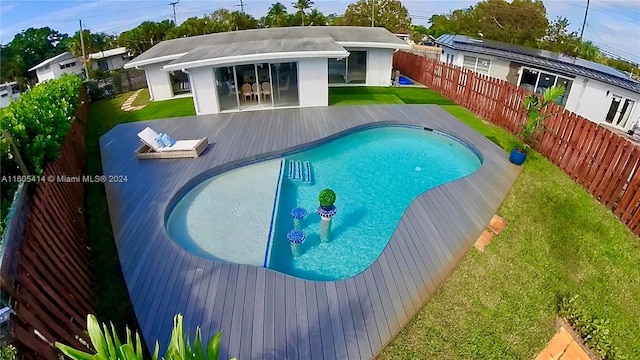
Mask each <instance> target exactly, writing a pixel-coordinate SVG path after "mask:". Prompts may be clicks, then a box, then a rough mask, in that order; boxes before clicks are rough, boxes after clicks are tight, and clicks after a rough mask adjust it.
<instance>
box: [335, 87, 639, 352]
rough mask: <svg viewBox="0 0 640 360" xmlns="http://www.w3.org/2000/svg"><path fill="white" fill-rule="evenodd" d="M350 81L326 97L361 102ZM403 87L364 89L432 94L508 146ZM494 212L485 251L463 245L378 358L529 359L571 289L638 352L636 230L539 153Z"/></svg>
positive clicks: (623, 346)
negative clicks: (458, 259) (502, 222)
mask: <svg viewBox="0 0 640 360" xmlns="http://www.w3.org/2000/svg"><path fill="white" fill-rule="evenodd" d="M348 90H351V89H348ZM348 90H346V89H344V88H341V89H332V90H331V92H330V99H331V100H332V103H335V104H342V103H350V104H361V102H358V99H360V98H363V94H364V93H367V92H368V89H356V91H355V92H354V94H355V95H354V96H353V97H350V96H349V93H348ZM407 90H411V89H407V88H401V87H400V88H380V89H378V88H374V89H373V90H372V93H373V94H375V95H379V94H381V93H382V94H388V95H394V94H395V95H396V96H397V97H398V98H400V99H403V101H405V99H407V100H408V101H405V102H411V103H433V102H436V103H439V104H440V105H441V106H442V108H443V109H444V110H446V111H447V112H449V113H450V114H452V115H453V116H455V117H457V118H458V119H460V120H461V121H463V122H464V123H465V124H467V125H469V126H470V127H471V128H473V129H474V130H476V131H477V132H479V133H481V134H482V135H484V136H486V137H487V138H488V139H490V140H491V141H493V142H494V143H496V144H497V145H498V146H500V147H501V148H503V149H504V150H505V151H509V150H511V147H512V146H513V144H514V142H515V139H514V138H513V136H512V135H511V134H509V133H508V132H507V131H505V130H502V129H500V128H498V127H496V126H494V125H492V124H490V123H488V122H486V121H483V120H481V119H479V118H478V117H476V116H475V115H474V114H473V113H471V112H470V111H468V110H467V109H465V108H463V107H461V106H458V105H455V104H452V103H451V102H448V103H447V102H446V101H441V100H439V99H438V96H439V95H437V94H434V93H433V92H432V91H430V90H425V89H417V91H416V90H413V91H411V92H408V91H407ZM420 93H422V94H423V96H421V95H420ZM378 99H383V98H378ZM365 103H368V102H365ZM388 103H392V102H388ZM505 156H506V154H505ZM498 214H499V215H500V216H502V217H503V218H505V219H506V220H507V222H508V224H509V225H508V226H507V228H506V230H505V231H504V232H502V233H501V234H500V235H499V236H498V237H496V238H494V241H493V243H492V244H491V245H490V246H489V247H488V248H487V250H486V251H485V252H484V253H480V252H478V251H476V250H471V252H470V253H469V254H468V255H467V256H466V257H465V258H464V260H463V261H462V263H461V264H459V265H458V267H457V268H456V270H455V271H454V272H453V273H452V274H451V276H450V277H449V278H448V279H447V281H446V282H445V283H444V284H443V285H442V287H441V288H440V289H439V290H438V291H437V292H436V294H435V295H434V296H433V298H432V299H430V300H429V302H428V303H427V304H426V305H425V306H424V307H423V308H422V309H421V310H420V312H419V313H418V314H417V315H416V316H415V317H414V318H413V319H412V320H411V321H410V322H409V324H407V326H405V327H404V328H403V329H402V330H401V332H400V333H399V334H398V335H397V336H396V337H395V338H394V339H393V340H392V341H391V342H390V343H389V344H388V345H387V346H386V347H385V348H384V350H383V351H382V352H381V354H379V356H378V359H533V358H534V357H535V356H536V355H537V353H538V352H540V351H541V350H542V349H543V348H544V346H545V345H546V343H547V342H548V341H549V340H550V339H551V337H552V336H553V334H554V332H555V320H556V316H557V313H558V308H557V306H558V299H559V298H560V297H562V296H566V295H569V296H571V295H574V294H578V295H579V296H580V299H581V302H582V304H583V305H584V307H585V308H586V309H587V311H588V312H589V313H590V315H591V316H592V317H595V318H600V319H607V320H609V324H608V328H609V330H610V335H611V339H612V342H613V345H615V346H617V347H618V348H619V350H620V353H622V354H624V355H626V356H627V357H628V358H632V359H635V358H640V337H638V336H637V334H638V333H639V332H640V325H638V322H637V319H638V318H640V301H638V299H640V282H638V279H640V269H639V267H638V264H640V241H638V237H637V236H635V235H634V234H633V233H631V231H629V230H628V229H627V228H626V227H625V226H624V224H622V223H621V222H620V221H619V220H618V219H617V218H616V217H615V216H614V215H613V214H612V213H611V211H609V210H608V209H607V208H605V207H604V206H602V205H601V204H600V203H598V202H597V201H596V200H595V199H593V198H592V197H591V196H590V195H589V194H588V193H587V192H586V191H585V190H584V189H583V188H582V187H581V186H579V185H578V184H576V183H574V182H573V181H572V180H571V179H570V178H569V177H568V176H567V175H566V174H564V173H563V172H562V170H560V169H559V168H558V167H556V166H555V165H553V164H552V163H551V162H550V161H548V160H547V159H545V158H544V157H542V156H541V155H539V154H537V153H534V154H531V155H530V156H529V158H528V159H527V162H526V163H525V165H524V169H523V172H522V173H521V174H520V176H519V177H518V179H517V181H516V183H515V184H514V186H513V188H512V189H511V191H510V192H509V194H508V195H507V197H506V199H505V200H504V202H503V204H502V206H501V207H500V209H499V210H498Z"/></svg>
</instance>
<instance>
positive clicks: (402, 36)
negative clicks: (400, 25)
mask: <svg viewBox="0 0 640 360" xmlns="http://www.w3.org/2000/svg"><path fill="white" fill-rule="evenodd" d="M393 35H395V36H397V37H398V38H399V39H400V40H402V41H404V42H406V43H407V44H409V45H413V44H415V42H414V41H413V40H411V35H410V34H393Z"/></svg>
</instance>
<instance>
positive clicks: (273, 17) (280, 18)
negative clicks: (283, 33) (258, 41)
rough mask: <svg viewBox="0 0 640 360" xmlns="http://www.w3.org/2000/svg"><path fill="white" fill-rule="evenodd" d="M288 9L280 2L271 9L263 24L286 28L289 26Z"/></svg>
mask: <svg viewBox="0 0 640 360" xmlns="http://www.w3.org/2000/svg"><path fill="white" fill-rule="evenodd" d="M287 15H289V14H288V13H287V8H286V7H285V6H284V5H283V4H282V3H280V2H277V3H275V4H273V5H271V7H270V8H269V11H268V12H267V15H266V16H265V17H264V18H263V19H264V20H263V22H264V24H265V25H266V26H268V27H284V26H288V23H289V22H288V18H287Z"/></svg>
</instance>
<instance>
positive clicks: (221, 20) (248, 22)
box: [209, 9, 258, 31]
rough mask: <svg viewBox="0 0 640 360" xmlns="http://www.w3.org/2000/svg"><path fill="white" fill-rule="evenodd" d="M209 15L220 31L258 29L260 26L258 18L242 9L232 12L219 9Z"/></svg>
mask: <svg viewBox="0 0 640 360" xmlns="http://www.w3.org/2000/svg"><path fill="white" fill-rule="evenodd" d="M209 17H210V18H211V21H212V22H213V26H214V27H215V28H216V29H219V31H233V30H246V29H256V28H257V27H258V20H256V19H255V18H254V17H253V16H251V15H247V14H245V13H242V12H240V11H233V12H231V11H229V10H227V9H218V10H216V11H214V12H213V13H211V15H209Z"/></svg>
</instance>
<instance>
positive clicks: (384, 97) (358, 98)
mask: <svg viewBox="0 0 640 360" xmlns="http://www.w3.org/2000/svg"><path fill="white" fill-rule="evenodd" d="M364 104H367V105H369V104H437V105H453V104H454V103H453V102H452V101H451V100H449V99H447V98H446V97H444V96H442V95H440V94H438V93H437V92H435V91H432V90H428V89H424V88H417V87H373V86H372V87H339V88H331V89H330V91H329V105H364Z"/></svg>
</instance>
